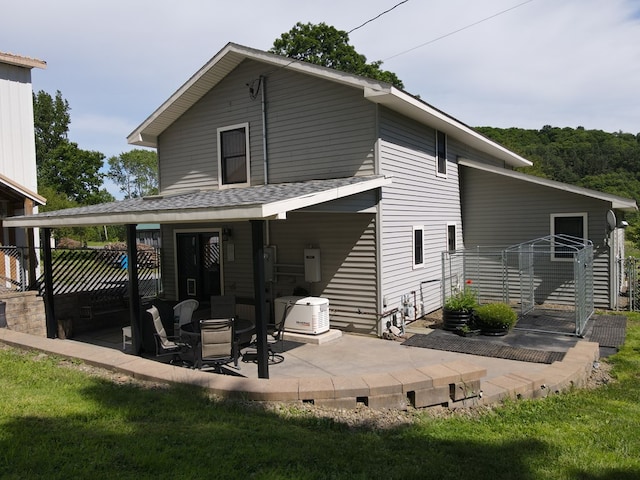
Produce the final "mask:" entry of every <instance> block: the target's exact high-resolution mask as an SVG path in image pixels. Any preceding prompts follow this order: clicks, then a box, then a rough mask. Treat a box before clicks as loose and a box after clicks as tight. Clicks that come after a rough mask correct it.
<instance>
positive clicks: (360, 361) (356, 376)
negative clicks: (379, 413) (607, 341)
mask: <svg viewBox="0 0 640 480" xmlns="http://www.w3.org/2000/svg"><path fill="white" fill-rule="evenodd" d="M111 335H112V338H111V343H112V344H113V345H112V346H111V347H109V346H101V345H96V344H93V343H87V342H83V341H78V340H60V339H48V338H43V337H37V336H32V335H28V334H23V333H20V332H15V331H12V330H8V329H0V341H1V342H3V343H6V344H8V345H12V346H15V347H19V348H26V349H34V350H39V351H43V352H47V353H51V354H55V355H59V356H63V357H69V358H76V359H79V360H82V361H84V362H86V363H88V364H91V365H94V366H98V367H103V368H107V369H110V370H114V371H118V372H121V373H123V374H127V375H131V376H133V377H135V378H139V379H144V380H152V381H160V382H169V383H185V384H191V385H196V386H200V387H202V388H206V389H208V390H209V391H211V392H212V393H214V394H217V395H220V396H222V397H227V398H243V399H248V400H257V401H285V402H313V403H314V404H316V405H324V406H329V407H335V408H355V407H356V405H358V404H359V403H360V404H365V405H368V406H369V407H370V408H377V409H381V408H397V409H406V408H407V406H408V405H412V406H414V407H417V408H421V407H429V406H434V405H447V406H449V407H452V408H455V407H456V406H462V405H478V404H488V403H494V402H499V401H500V400H503V399H505V398H509V397H510V398H538V397H543V396H546V395H549V394H553V393H556V392H559V391H562V390H564V389H566V388H568V387H570V386H573V385H575V386H582V385H584V384H585V382H586V380H587V378H588V376H589V374H590V373H591V371H592V368H593V362H594V361H596V360H597V359H598V357H599V348H598V344H597V343H593V342H588V341H586V340H578V339H576V341H575V342H571V344H568V345H569V346H567V348H566V349H565V351H566V354H565V356H564V358H563V360H562V361H560V362H555V363H553V364H551V365H546V364H538V363H528V362H519V361H513V360H503V359H497V358H488V357H482V356H477V355H467V354H460V353H453V352H445V351H438V350H430V349H427V348H417V347H408V346H403V345H401V343H400V342H396V341H390V340H382V339H378V338H374V337H369V336H360V335H351V334H343V335H342V336H341V337H339V338H337V339H336V340H333V341H331V342H328V343H324V344H321V345H313V344H298V343H295V344H292V343H291V342H288V343H287V345H286V346H287V348H285V351H284V353H283V354H282V355H283V357H284V361H283V362H282V363H279V364H275V365H270V366H269V377H270V378H269V379H259V378H257V365H256V364H254V363H244V362H240V365H239V370H234V369H233V368H230V369H229V370H230V372H232V373H234V374H238V376H236V375H217V374H213V373H209V372H203V371H198V370H192V369H188V368H182V367H177V366H173V365H168V364H164V363H161V362H158V361H156V360H152V359H146V358H142V357H138V356H135V355H130V354H127V353H125V352H123V351H121V348H122V337H121V335H120V332H116V333H113V332H112V334H111ZM105 342H106V340H105ZM114 342H115V343H114ZM105 345H107V343H105Z"/></svg>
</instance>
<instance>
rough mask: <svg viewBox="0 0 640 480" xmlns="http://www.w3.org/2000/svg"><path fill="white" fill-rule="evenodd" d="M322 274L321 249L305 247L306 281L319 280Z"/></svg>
mask: <svg viewBox="0 0 640 480" xmlns="http://www.w3.org/2000/svg"><path fill="white" fill-rule="evenodd" d="M320 278H321V275H320V249H319V248H305V249H304V281H305V282H309V283H315V282H319V281H320Z"/></svg>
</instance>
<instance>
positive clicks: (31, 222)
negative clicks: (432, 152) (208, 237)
mask: <svg viewBox="0 0 640 480" xmlns="http://www.w3.org/2000/svg"><path fill="white" fill-rule="evenodd" d="M391 182H392V179H391V178H387V177H377V178H372V179H366V180H364V181H360V182H355V183H353V184H347V185H340V186H336V187H331V188H326V189H323V190H319V191H317V192H314V193H309V194H304V195H298V196H292V197H290V198H287V199H284V200H278V201H272V202H264V203H252V204H242V205H236V206H224V207H215V206H211V207H202V208H194V209H185V208H171V209H167V210H157V209H156V210H146V209H145V208H134V207H131V208H130V209H128V210H127V211H122V212H103V213H101V212H86V211H85V212H83V213H75V214H74V213H73V212H71V213H69V214H65V211H64V210H62V211H59V214H56V215H52V213H53V212H46V213H43V214H39V215H25V216H20V217H9V218H6V219H4V225H5V226H7V227H24V228H29V227H32V228H37V227H39V228H55V227H71V226H96V225H126V224H141V223H164V224H169V223H201V222H211V221H225V222H228V221H246V220H254V219H262V220H280V219H285V218H286V217H287V214H288V213H289V212H290V211H293V210H299V209H301V208H305V207H309V206H312V205H317V204H319V203H324V202H328V201H331V200H337V199H339V198H343V197H346V196H349V195H355V194H357V193H362V192H365V191H368V190H373V189H376V188H379V187H383V186H385V185H389V184H390V183H391ZM140 200H141V201H143V202H144V201H147V200H145V199H140ZM89 208H91V207H89Z"/></svg>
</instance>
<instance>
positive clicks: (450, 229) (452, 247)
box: [447, 223, 457, 252]
mask: <svg viewBox="0 0 640 480" xmlns="http://www.w3.org/2000/svg"><path fill="white" fill-rule="evenodd" d="M456 248H457V247H456V224H455V223H450V224H448V225H447V250H448V251H450V252H455V251H456Z"/></svg>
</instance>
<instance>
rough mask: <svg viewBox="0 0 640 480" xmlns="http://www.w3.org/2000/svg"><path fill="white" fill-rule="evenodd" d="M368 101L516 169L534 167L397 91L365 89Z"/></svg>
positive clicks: (473, 131) (449, 117) (422, 103)
mask: <svg viewBox="0 0 640 480" xmlns="http://www.w3.org/2000/svg"><path fill="white" fill-rule="evenodd" d="M364 97H365V98H366V99H368V100H370V101H372V102H374V103H378V104H380V105H384V106H386V107H388V108H390V109H392V110H394V111H396V112H400V113H402V114H404V115H407V116H408V117H410V118H413V119H415V120H418V121H420V122H422V123H424V124H426V125H429V126H431V127H433V128H436V129H437V130H440V131H442V132H444V133H446V134H447V135H451V136H452V137H454V138H458V139H460V140H461V141H463V142H464V143H466V144H468V145H469V146H471V147H473V148H476V149H478V150H480V151H482V152H485V153H488V154H490V155H493V156H494V157H496V158H498V159H500V160H502V161H503V162H505V163H507V164H508V165H511V166H514V167H529V166H531V165H533V162H531V161H529V160H527V159H526V158H524V157H521V156H520V155H518V154H517V153H515V152H512V151H511V150H509V149H508V148H506V147H503V146H502V145H500V144H498V143H496V142H494V141H493V140H491V139H489V138H487V137H485V136H484V135H482V134H480V133H479V132H477V131H475V130H474V129H472V128H471V127H469V126H468V125H465V124H464V123H462V122H460V121H459V120H456V119H455V118H453V117H451V116H449V115H447V114H445V113H444V112H441V111H440V110H438V109H436V108H434V107H432V106H430V105H428V104H427V103H425V102H423V101H421V100H418V99H417V98H415V97H413V96H411V95H409V94H408V93H405V92H403V91H401V90H398V89H397V88H395V87H390V88H389V89H372V88H365V89H364Z"/></svg>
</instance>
